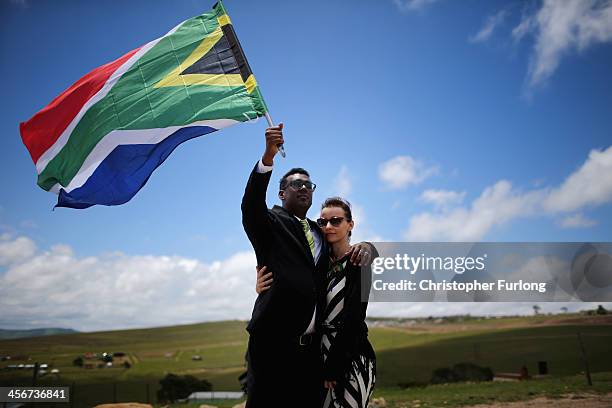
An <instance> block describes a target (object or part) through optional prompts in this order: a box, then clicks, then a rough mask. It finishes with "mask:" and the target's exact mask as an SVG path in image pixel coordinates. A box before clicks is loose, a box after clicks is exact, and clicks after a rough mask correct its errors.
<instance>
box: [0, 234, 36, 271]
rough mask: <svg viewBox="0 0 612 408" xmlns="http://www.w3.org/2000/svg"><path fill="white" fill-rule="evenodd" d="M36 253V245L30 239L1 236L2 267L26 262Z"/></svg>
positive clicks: (0, 254)
mask: <svg viewBox="0 0 612 408" xmlns="http://www.w3.org/2000/svg"><path fill="white" fill-rule="evenodd" d="M35 252H36V244H35V243H34V241H32V240H31V239H29V238H26V237H18V238H16V239H11V236H10V235H9V234H3V235H2V236H0V266H9V265H13V264H16V263H19V262H22V261H25V260H26V259H28V258H30V257H31V256H32V255H34V253H35Z"/></svg>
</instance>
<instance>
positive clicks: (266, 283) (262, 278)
mask: <svg viewBox="0 0 612 408" xmlns="http://www.w3.org/2000/svg"><path fill="white" fill-rule="evenodd" d="M267 268H268V267H267V266H264V267H262V268H261V269H257V267H255V270H256V271H257V284H256V285H255V292H257V294H258V295H259V294H260V293H261V292H264V291H266V290H268V289H270V285H272V281H273V280H274V279H272V272H268V273H266V269H267Z"/></svg>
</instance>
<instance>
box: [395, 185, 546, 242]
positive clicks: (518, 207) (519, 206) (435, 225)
mask: <svg viewBox="0 0 612 408" xmlns="http://www.w3.org/2000/svg"><path fill="white" fill-rule="evenodd" d="M540 200H541V193H539V192H530V193H526V194H525V193H522V192H520V191H518V190H515V189H513V188H512V185H511V184H510V182H508V181H506V180H501V181H498V182H497V183H495V184H494V185H493V186H491V187H487V188H486V189H485V190H484V191H483V192H482V194H481V195H480V196H479V197H478V198H477V199H475V200H474V201H473V202H472V204H471V206H470V207H469V208H466V207H460V208H456V209H454V210H452V211H449V212H441V213H437V212H436V213H428V212H426V213H421V214H417V215H415V216H413V217H412V218H411V219H410V226H409V228H408V230H407V231H406V233H405V238H406V239H407V240H409V241H434V240H442V241H444V240H446V241H478V240H480V239H482V237H484V235H485V234H486V233H487V232H488V231H489V230H490V229H491V228H492V227H494V226H496V225H502V224H504V223H506V222H507V221H509V220H511V219H514V218H517V217H521V216H527V215H531V214H532V213H533V212H534V211H535V208H536V206H537V203H538V202H539V201H540Z"/></svg>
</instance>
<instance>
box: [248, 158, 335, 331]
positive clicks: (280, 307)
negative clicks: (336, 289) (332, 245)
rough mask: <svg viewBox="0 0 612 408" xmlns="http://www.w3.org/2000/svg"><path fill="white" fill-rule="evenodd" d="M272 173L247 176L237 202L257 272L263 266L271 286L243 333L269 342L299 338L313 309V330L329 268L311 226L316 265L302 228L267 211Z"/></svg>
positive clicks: (315, 228)
mask: <svg viewBox="0 0 612 408" xmlns="http://www.w3.org/2000/svg"><path fill="white" fill-rule="evenodd" d="M271 174H272V172H271V171H270V172H267V173H258V172H257V165H256V166H255V168H254V169H253V171H252V172H251V175H250V177H249V181H248V183H247V186H246V189H245V191H244V197H243V198H242V225H243V226H244V230H245V231H246V233H247V236H248V237H249V240H250V241H251V244H253V248H254V249H255V254H256V256H257V264H258V265H259V266H263V265H266V266H267V267H268V270H269V271H270V272H272V276H273V278H274V281H273V283H272V286H271V287H270V289H269V290H266V291H264V292H263V293H261V294H260V295H259V296H258V297H257V300H256V302H255V306H254V308H253V314H252V316H251V321H250V322H249V325H248V326H247V330H248V331H249V332H250V333H251V334H254V333H262V334H267V335H274V336H287V337H297V336H300V335H301V334H303V333H304V331H305V330H306V329H307V327H308V324H309V323H310V321H311V319H312V313H313V311H314V308H315V304H316V305H317V315H318V316H317V324H318V323H319V322H320V315H321V313H322V311H323V310H324V307H325V300H324V296H323V295H322V294H323V290H324V288H323V286H324V277H325V273H326V271H327V268H328V265H329V257H328V255H327V254H328V248H327V244H326V242H325V238H324V236H323V234H322V232H321V230H320V228H319V227H318V226H317V224H316V223H314V222H313V221H311V220H309V224H310V228H311V230H312V232H313V233H314V234H319V237H320V239H321V243H322V248H321V254H320V256H319V259H318V262H317V264H316V265H315V262H314V259H313V257H312V255H311V252H310V248H309V246H308V242H307V241H306V236H305V235H304V231H303V230H302V226H301V225H300V223H299V221H298V220H297V219H296V217H295V216H293V215H292V214H289V212H287V210H285V209H284V208H282V207H279V206H274V207H273V208H272V209H268V207H267V205H266V190H267V188H268V183H269V182H270V177H271Z"/></svg>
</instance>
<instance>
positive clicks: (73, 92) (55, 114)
mask: <svg viewBox="0 0 612 408" xmlns="http://www.w3.org/2000/svg"><path fill="white" fill-rule="evenodd" d="M138 50H139V48H137V49H135V50H133V51H130V52H128V53H127V54H125V55H124V56H122V57H121V58H119V59H117V60H115V61H113V62H109V63H108V64H106V65H102V66H101V67H98V68H96V69H94V70H93V71H91V72H90V73H88V74H87V75H85V76H84V77H83V78H81V79H79V80H78V81H77V82H75V83H74V84H73V85H72V86H71V87H70V88H68V89H66V90H65V91H64V92H62V94H61V95H59V96H58V97H56V98H55V99H54V100H53V101H51V103H50V104H49V105H47V106H46V107H45V108H44V109H42V110H41V111H40V112H38V113H36V114H35V115H34V116H32V118H31V119H30V120H28V121H27V122H22V123H21V124H20V125H19V130H20V132H21V140H23V144H25V146H26V148H27V149H28V151H29V152H30V156H32V160H33V161H34V163H35V164H36V162H37V161H38V159H39V158H40V156H42V155H43V153H44V152H46V151H47V150H48V149H49V148H50V147H51V146H53V144H54V143H55V141H56V140H57V139H58V138H59V137H60V135H61V134H62V132H63V131H64V130H65V129H66V128H67V127H68V125H69V124H70V122H72V120H73V119H74V117H75V116H76V115H77V114H78V113H79V111H80V110H81V108H82V107H83V105H85V103H86V102H87V101H88V100H89V99H91V98H92V97H93V96H94V95H95V94H96V93H98V91H99V90H100V89H102V87H103V86H104V84H105V83H106V81H107V80H108V78H110V76H111V75H112V74H113V72H115V71H116V70H117V69H118V68H119V67H120V66H121V65H123V63H124V62H126V61H127V60H128V59H129V58H130V57H131V56H132V55H134V53H136V51H138Z"/></svg>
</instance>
